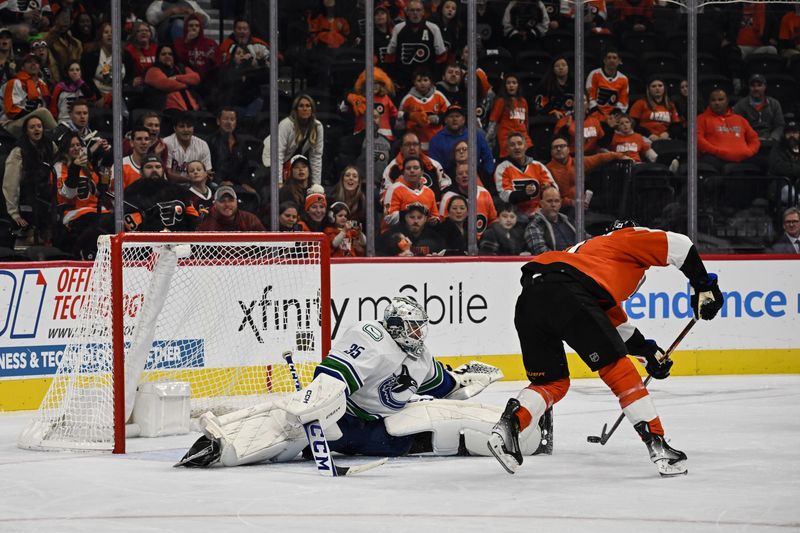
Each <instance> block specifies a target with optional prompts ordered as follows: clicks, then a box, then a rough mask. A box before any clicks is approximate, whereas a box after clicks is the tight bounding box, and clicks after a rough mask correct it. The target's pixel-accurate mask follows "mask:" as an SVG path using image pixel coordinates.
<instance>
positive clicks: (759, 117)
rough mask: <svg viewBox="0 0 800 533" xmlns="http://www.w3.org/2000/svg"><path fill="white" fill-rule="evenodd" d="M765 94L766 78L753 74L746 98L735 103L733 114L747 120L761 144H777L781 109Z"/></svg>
mask: <svg viewBox="0 0 800 533" xmlns="http://www.w3.org/2000/svg"><path fill="white" fill-rule="evenodd" d="M766 93H767V80H766V78H764V76H763V75H761V74H753V75H752V76H750V92H749V93H748V95H747V97H746V98H741V99H739V101H738V102H736V105H734V106H733V112H734V113H736V114H738V115H741V116H743V117H744V118H746V119H747V122H749V123H750V125H751V126H752V127H753V129H754V130H756V133H757V134H758V138H759V139H760V140H761V142H762V143H763V142H768V143H777V142H778V141H780V140H781V137H782V136H783V125H784V120H783V109H781V103H780V102H779V101H778V100H776V99H775V98H773V97H771V96H767V94H766Z"/></svg>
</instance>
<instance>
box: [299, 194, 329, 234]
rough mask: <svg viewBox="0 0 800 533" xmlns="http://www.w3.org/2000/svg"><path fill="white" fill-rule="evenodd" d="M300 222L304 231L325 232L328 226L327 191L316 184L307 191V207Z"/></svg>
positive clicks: (301, 215)
mask: <svg viewBox="0 0 800 533" xmlns="http://www.w3.org/2000/svg"><path fill="white" fill-rule="evenodd" d="M304 207H305V208H304V210H303V212H302V213H301V214H300V221H299V222H298V223H299V224H300V226H301V227H302V228H303V231H317V232H323V231H325V227H326V226H327V225H328V199H327V198H325V189H323V188H322V185H318V184H316V183H314V184H312V185H311V187H309V188H308V191H306V199H305V206H304Z"/></svg>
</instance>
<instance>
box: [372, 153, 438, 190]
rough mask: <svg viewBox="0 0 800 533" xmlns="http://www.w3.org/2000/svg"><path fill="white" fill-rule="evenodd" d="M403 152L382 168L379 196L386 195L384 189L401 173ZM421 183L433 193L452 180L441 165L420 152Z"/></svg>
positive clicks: (387, 188)
mask: <svg viewBox="0 0 800 533" xmlns="http://www.w3.org/2000/svg"><path fill="white" fill-rule="evenodd" d="M403 159H404V158H403V154H397V156H396V157H395V158H394V159H392V160H391V161H390V162H389V164H388V165H387V166H386V168H385V169H384V170H383V176H382V178H381V198H385V197H386V191H388V190H389V187H391V186H392V183H394V182H395V181H397V180H398V179H399V178H400V177H401V176H402V175H403ZM420 160H422V180H423V181H422V183H423V184H424V185H425V186H426V187H430V188H431V189H432V190H433V192H434V194H436V191H437V190H438V191H443V190H445V189H446V188H448V187H449V186H450V184H451V183H452V181H451V180H450V177H449V176H448V175H447V174H445V173H444V169H443V168H442V165H441V164H440V163H439V162H438V161H436V160H435V159H431V158H430V157H428V156H426V155H425V154H422V155H421V157H420Z"/></svg>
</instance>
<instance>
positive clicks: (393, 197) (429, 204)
mask: <svg viewBox="0 0 800 533" xmlns="http://www.w3.org/2000/svg"><path fill="white" fill-rule="evenodd" d="M412 203H420V204H422V205H424V206H425V208H426V209H427V210H428V213H429V214H430V219H429V220H428V223H429V224H432V225H435V224H438V223H439V209H438V208H437V207H436V196H435V195H434V194H433V191H432V190H431V189H430V187H428V186H426V185H425V184H424V182H423V180H422V160H421V159H420V158H419V157H414V156H411V157H407V158H405V159H404V161H403V176H402V177H401V178H399V179H398V180H397V181H396V182H394V183H392V185H391V186H390V187H389V189H388V190H387V191H386V196H384V198H383V223H382V227H383V229H386V228H387V227H388V226H391V225H392V224H397V223H398V222H399V221H400V212H401V211H403V210H405V208H406V206H408V205H409V204H412Z"/></svg>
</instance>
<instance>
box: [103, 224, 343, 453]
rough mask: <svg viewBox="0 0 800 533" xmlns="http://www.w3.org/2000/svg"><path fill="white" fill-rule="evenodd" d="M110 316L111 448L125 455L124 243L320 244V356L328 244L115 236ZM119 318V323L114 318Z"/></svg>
mask: <svg viewBox="0 0 800 533" xmlns="http://www.w3.org/2000/svg"><path fill="white" fill-rule="evenodd" d="M110 240H111V316H112V322H111V324H112V328H111V335H112V348H113V351H114V359H113V360H114V369H113V373H112V375H113V381H114V449H113V453H125V348H124V345H125V344H124V343H125V340H124V319H123V318H122V317H124V313H123V289H122V287H123V283H122V277H123V264H122V247H123V245H124V244H125V243H156V244H157V243H167V242H170V243H181V244H192V243H203V244H213V243H219V244H222V245H224V244H231V243H241V242H318V243H319V245H320V310H321V315H322V316H321V321H322V325H321V326H322V327H321V329H322V331H321V335H322V342H321V347H322V357H323V358H324V357H325V356H326V355H327V354H328V351H329V350H330V344H331V315H330V311H331V265H330V257H331V254H330V243H329V241H328V237H327V236H326V235H325V234H324V233H303V232H284V233H263V232H248V233H227V232H175V233H118V234H116V235H113V236H111V239H110ZM117 317H120V319H119V320H117V319H116V318H117Z"/></svg>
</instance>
